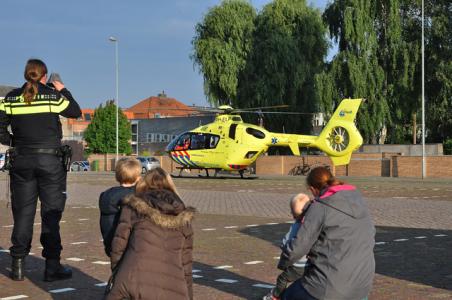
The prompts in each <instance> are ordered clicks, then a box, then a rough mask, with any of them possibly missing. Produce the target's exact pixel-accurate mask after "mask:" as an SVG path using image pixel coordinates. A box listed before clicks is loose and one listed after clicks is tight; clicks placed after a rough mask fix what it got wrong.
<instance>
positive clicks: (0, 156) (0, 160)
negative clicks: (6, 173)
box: [0, 153, 5, 169]
mask: <svg viewBox="0 0 452 300" xmlns="http://www.w3.org/2000/svg"><path fill="white" fill-rule="evenodd" d="M4 164H5V153H0V169H1V168H3V165H4Z"/></svg>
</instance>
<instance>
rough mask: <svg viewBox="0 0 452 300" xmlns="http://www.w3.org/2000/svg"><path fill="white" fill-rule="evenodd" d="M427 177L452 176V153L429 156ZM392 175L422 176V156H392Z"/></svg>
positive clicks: (427, 159)
mask: <svg viewBox="0 0 452 300" xmlns="http://www.w3.org/2000/svg"><path fill="white" fill-rule="evenodd" d="M425 161H426V175H427V177H434V178H444V177H452V155H441V156H427V157H426V159H425ZM392 168H393V170H392V173H393V174H392V176H394V177H421V176H422V156H394V157H393V158H392Z"/></svg>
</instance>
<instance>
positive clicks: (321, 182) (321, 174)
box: [306, 167, 344, 191]
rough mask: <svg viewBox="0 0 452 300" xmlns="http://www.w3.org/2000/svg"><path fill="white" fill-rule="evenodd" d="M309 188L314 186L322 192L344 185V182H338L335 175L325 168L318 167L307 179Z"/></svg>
mask: <svg viewBox="0 0 452 300" xmlns="http://www.w3.org/2000/svg"><path fill="white" fill-rule="evenodd" d="M306 183H307V185H308V186H312V187H313V188H316V189H317V190H319V191H321V190H323V189H324V188H326V187H328V186H333V185H340V184H344V182H342V181H340V180H338V179H337V178H336V177H334V176H333V174H332V173H331V172H330V170H328V169H327V168H325V167H317V168H314V169H312V170H311V172H309V174H308V177H307V178H306Z"/></svg>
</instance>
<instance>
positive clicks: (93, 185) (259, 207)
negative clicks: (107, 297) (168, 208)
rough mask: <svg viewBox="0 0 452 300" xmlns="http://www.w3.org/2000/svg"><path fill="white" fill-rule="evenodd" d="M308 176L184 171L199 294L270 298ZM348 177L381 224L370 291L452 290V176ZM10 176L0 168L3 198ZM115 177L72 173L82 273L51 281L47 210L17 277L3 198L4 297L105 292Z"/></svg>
mask: <svg viewBox="0 0 452 300" xmlns="http://www.w3.org/2000/svg"><path fill="white" fill-rule="evenodd" d="M303 179H304V178H303V177H300V178H294V177H264V178H261V179H255V180H236V179H216V180H209V179H198V178H193V179H175V182H176V185H177V186H178V188H179V190H180V193H181V195H182V198H183V199H184V201H185V202H186V203H187V204H188V205H193V206H195V207H197V209H198V211H199V215H198V216H197V218H196V220H195V223H194V226H195V250H194V259H195V265H194V282H195V289H194V291H195V299H261V298H262V296H263V295H265V294H266V293H267V292H268V287H269V286H271V285H273V284H274V280H275V278H276V276H277V275H278V270H277V269H276V267H275V266H276V262H277V260H276V259H275V257H278V256H279V253H280V251H279V248H278V246H277V245H278V243H279V241H280V239H281V238H282V236H283V235H284V234H285V232H286V231H287V229H288V227H289V226H290V225H289V224H287V221H290V218H289V216H288V212H287V208H288V200H289V198H290V197H291V196H292V195H294V194H295V193H297V192H305V191H306V189H305V186H304V182H303ZM345 179H346V180H347V181H348V182H350V183H352V184H356V185H357V186H358V187H359V189H360V190H361V191H362V193H363V194H364V195H365V197H366V199H367V201H368V204H369V207H370V209H371V212H372V215H373V217H374V221H375V223H376V225H377V235H376V241H377V245H376V246H375V257H376V262H377V275H376V277H375V281H374V288H373V290H372V292H371V295H370V297H369V299H448V298H452V267H451V266H452V252H451V251H450V249H452V218H451V217H450V212H452V181H447V180H427V181H420V180H415V179H410V180H398V179H381V178H367V179H366V178H345ZM4 183H5V181H4V176H3V177H2V175H0V199H1V198H4V195H2V194H3V192H4V191H5V189H4ZM114 184H115V183H114V179H113V176H112V175H111V174H92V173H87V174H82V176H81V175H73V174H71V175H70V177H69V186H68V194H69V199H68V202H67V209H66V211H65V213H64V216H63V220H64V222H63V223H62V224H61V231H62V238H63V247H64V250H63V254H62V255H63V262H64V263H65V264H68V265H70V266H71V267H72V268H74V278H73V279H71V280H67V281H61V282H54V283H45V282H43V281H42V275H43V274H42V273H43V265H44V261H43V260H42V258H41V256H40V252H41V250H42V249H40V244H39V231H40V226H39V222H40V220H39V219H38V218H37V219H36V225H35V236H34V240H33V244H32V245H33V246H32V249H31V251H32V252H33V253H34V254H33V255H30V256H29V257H28V258H27V265H26V280H25V281H24V282H13V281H11V280H9V278H8V272H9V270H8V269H9V264H10V258H9V255H8V253H7V250H6V249H7V248H8V247H9V236H10V234H11V230H12V228H11V225H12V218H11V212H10V208H5V206H6V202H5V201H4V199H3V201H0V207H3V208H4V209H2V210H0V248H1V249H3V250H0V286H1V287H2V288H1V289H0V299H3V298H5V299H8V297H16V298H9V299H43V300H45V299H101V298H102V293H103V286H102V285H103V283H104V282H105V281H106V280H107V279H108V276H109V273H110V270H109V268H110V266H109V263H108V258H107V257H106V256H105V255H104V253H103V247H102V242H101V241H100V238H101V236H100V232H99V229H98V228H99V225H98V218H99V213H98V209H97V201H98V196H99V193H100V192H101V191H103V190H105V189H106V188H107V187H110V186H111V185H114ZM50 291H53V292H50ZM21 296H22V297H21ZM25 297H27V298H25Z"/></svg>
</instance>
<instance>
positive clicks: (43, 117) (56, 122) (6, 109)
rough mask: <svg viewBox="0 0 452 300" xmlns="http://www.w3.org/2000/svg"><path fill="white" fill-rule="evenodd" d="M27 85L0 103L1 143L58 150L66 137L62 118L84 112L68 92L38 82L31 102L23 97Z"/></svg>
mask: <svg viewBox="0 0 452 300" xmlns="http://www.w3.org/2000/svg"><path fill="white" fill-rule="evenodd" d="M24 88H25V85H23V86H22V87H21V88H18V89H14V90H12V91H11V92H9V93H8V94H7V95H6V97H5V98H4V99H3V100H1V102H0V143H2V144H5V145H9V144H10V134H9V132H8V129H7V128H8V126H9V125H11V131H12V134H13V136H12V145H13V146H15V147H27V148H57V147H59V146H61V138H62V136H63V134H62V130H61V123H60V119H59V116H60V115H61V116H64V117H67V118H78V117H80V116H81V114H82V112H81V110H80V107H79V105H78V104H77V102H76V101H75V100H74V98H73V97H72V95H71V93H70V92H69V91H68V90H67V89H65V88H64V89H62V90H61V91H57V90H55V89H53V88H51V87H49V86H46V85H44V84H41V83H38V93H37V95H36V96H35V97H34V99H33V101H31V103H27V102H25V99H24V97H23V91H24Z"/></svg>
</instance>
